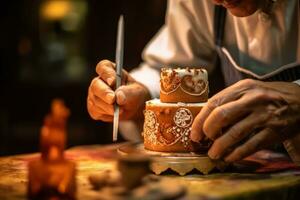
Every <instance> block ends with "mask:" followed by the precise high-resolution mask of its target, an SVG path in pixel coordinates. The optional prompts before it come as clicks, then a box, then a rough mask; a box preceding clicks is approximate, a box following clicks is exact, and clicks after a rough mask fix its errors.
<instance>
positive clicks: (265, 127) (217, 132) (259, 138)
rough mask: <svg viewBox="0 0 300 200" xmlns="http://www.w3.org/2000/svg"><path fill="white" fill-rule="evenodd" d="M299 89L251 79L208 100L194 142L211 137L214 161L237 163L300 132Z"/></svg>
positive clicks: (194, 130) (196, 124)
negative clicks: (221, 160)
mask: <svg viewBox="0 0 300 200" xmlns="http://www.w3.org/2000/svg"><path fill="white" fill-rule="evenodd" d="M299 125H300V86H299V85H297V84H295V83H290V82H262V81H256V80H251V79H246V80H242V81H239V82H238V83H236V84H234V85H232V86H230V87H228V88H226V89H224V90H223V91H221V92H220V93H218V94H216V95H215V96H213V97H212V98H210V99H209V100H208V103H207V105H206V106H205V107H204V108H203V109H202V110H201V111H200V113H199V114H198V115H197V117H196V118H195V120H194V122H193V125H192V131H191V139H192V140H193V141H195V142H199V141H200V140H201V139H203V138H205V136H206V137H208V138H210V139H211V140H213V144H212V146H211V148H210V149H209V151H208V155H209V157H211V158H212V159H221V158H223V159H224V160H225V161H227V162H234V161H238V160H241V159H243V158H245V157H246V156H248V155H251V154H252V153H254V152H256V151H258V150H260V149H262V148H265V147H266V146H268V145H271V144H274V143H278V142H282V141H284V140H285V139H287V138H289V137H291V136H292V134H295V133H297V132H299Z"/></svg>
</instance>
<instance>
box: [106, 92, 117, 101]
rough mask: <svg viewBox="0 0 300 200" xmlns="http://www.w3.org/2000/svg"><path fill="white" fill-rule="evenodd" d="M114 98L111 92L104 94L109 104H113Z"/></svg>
mask: <svg viewBox="0 0 300 200" xmlns="http://www.w3.org/2000/svg"><path fill="white" fill-rule="evenodd" d="M114 98H115V94H114V93H112V92H109V93H107V94H106V99H107V101H108V102H109V103H113V102H114Z"/></svg>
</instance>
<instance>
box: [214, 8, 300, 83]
mask: <svg viewBox="0 0 300 200" xmlns="http://www.w3.org/2000/svg"><path fill="white" fill-rule="evenodd" d="M226 15H227V13H226V9H225V8H224V7H222V6H215V13H214V40H215V45H216V51H217V53H218V59H217V63H216V67H219V66H220V67H221V70H222V73H223V76H224V81H225V85H226V86H230V85H232V84H234V83H236V82H238V81H239V80H242V79H246V78H251V79H258V78H256V77H254V76H251V75H249V74H246V73H243V72H241V71H239V70H237V69H236V68H235V67H234V65H233V63H232V62H231V61H230V60H229V58H228V57H227V55H226V54H225V53H224V52H223V51H222V47H223V38H224V34H225V32H224V30H225V21H226ZM298 79H300V66H299V65H298V66H295V67H292V68H289V69H285V70H283V71H281V72H280V73H278V74H275V75H273V76H271V77H269V78H265V79H258V80H262V81H290V82H291V81H295V80H298Z"/></svg>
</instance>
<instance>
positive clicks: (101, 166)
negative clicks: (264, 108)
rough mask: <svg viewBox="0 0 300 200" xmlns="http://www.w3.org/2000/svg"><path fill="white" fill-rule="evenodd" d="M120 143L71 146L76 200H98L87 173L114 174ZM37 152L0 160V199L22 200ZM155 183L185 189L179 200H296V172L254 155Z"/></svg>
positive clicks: (284, 161) (274, 158)
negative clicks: (211, 170)
mask: <svg viewBox="0 0 300 200" xmlns="http://www.w3.org/2000/svg"><path fill="white" fill-rule="evenodd" d="M119 146H120V144H114V145H105V146H101V145H90V146H79V147H74V148H71V149H69V150H67V151H66V153H65V154H66V157H67V158H68V159H70V160H74V161H75V162H76V164H77V177H76V179H77V188H78V189H77V198H78V199H92V200H93V199H101V198H99V197H101V194H100V192H99V191H95V190H93V189H92V186H91V185H90V183H89V181H88V177H89V175H91V174H95V173H96V172H98V171H102V170H107V169H109V170H115V169H116V159H115V156H116V149H117V148H118V147H119ZM38 157H39V154H38V153H35V154H27V155H15V156H8V157H0V199H1V200H6V199H9V200H21V199H26V186H27V164H28V162H29V161H31V160H34V159H37V158H38ZM160 177H161V179H165V180H166V181H170V182H172V183H176V184H179V185H181V186H182V187H184V188H185V191H186V192H185V194H184V196H183V197H181V199H300V169H299V168H298V167H297V166H295V165H294V164H293V163H292V162H291V161H290V159H289V158H288V157H287V156H285V155H283V154H279V153H274V152H271V151H266V150H265V151H260V152H258V153H256V154H255V155H253V156H251V157H249V158H247V160H246V161H245V162H244V163H243V164H238V165H235V166H234V167H232V168H231V169H229V170H228V171H226V172H223V173H220V172H219V173H212V174H209V175H201V174H193V173H191V174H189V175H187V176H178V175H176V174H172V173H170V174H167V175H162V176H160Z"/></svg>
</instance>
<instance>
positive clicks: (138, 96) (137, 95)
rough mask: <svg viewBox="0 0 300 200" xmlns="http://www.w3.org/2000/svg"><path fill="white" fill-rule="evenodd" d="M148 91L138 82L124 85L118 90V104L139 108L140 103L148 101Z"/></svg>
mask: <svg viewBox="0 0 300 200" xmlns="http://www.w3.org/2000/svg"><path fill="white" fill-rule="evenodd" d="M146 96H147V89H145V87H144V86H142V85H141V84H138V83H137V82H135V83H132V84H129V85H122V86H120V87H119V88H118V89H117V90H116V100H117V104H119V105H121V106H123V105H131V106H138V103H139V102H143V101H145V100H146Z"/></svg>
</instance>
